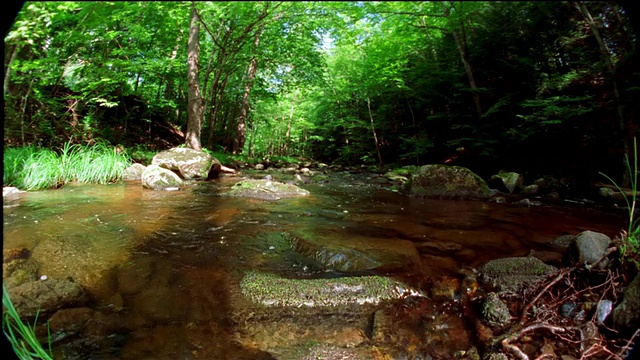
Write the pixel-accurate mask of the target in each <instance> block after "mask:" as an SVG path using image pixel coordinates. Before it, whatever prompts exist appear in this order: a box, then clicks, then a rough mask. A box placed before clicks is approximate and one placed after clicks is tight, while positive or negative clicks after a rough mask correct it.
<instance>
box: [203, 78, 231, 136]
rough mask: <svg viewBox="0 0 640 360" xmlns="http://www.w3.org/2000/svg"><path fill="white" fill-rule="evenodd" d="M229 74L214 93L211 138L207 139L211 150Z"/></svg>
mask: <svg viewBox="0 0 640 360" xmlns="http://www.w3.org/2000/svg"><path fill="white" fill-rule="evenodd" d="M229 74H230V73H229V72H227V74H226V75H225V77H224V80H223V81H222V85H220V86H219V88H218V85H216V89H215V91H212V93H213V94H212V96H213V97H212V99H211V107H212V111H211V114H210V116H209V138H208V139H207V144H208V146H209V148H211V145H212V142H213V133H214V131H215V128H216V123H217V120H218V113H219V111H218V110H220V107H221V106H222V104H221V102H222V94H224V89H225V88H226V87H227V80H228V79H229Z"/></svg>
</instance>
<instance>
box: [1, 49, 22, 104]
mask: <svg viewBox="0 0 640 360" xmlns="http://www.w3.org/2000/svg"><path fill="white" fill-rule="evenodd" d="M19 49H20V46H19V45H16V46H14V47H13V51H12V52H11V57H10V58H9V63H8V64H7V66H6V68H5V69H4V94H5V95H7V94H8V93H9V78H10V74H11V64H12V63H13V61H14V60H15V59H16V55H17V54H18V50H19Z"/></svg>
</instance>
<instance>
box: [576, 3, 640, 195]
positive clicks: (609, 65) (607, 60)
mask: <svg viewBox="0 0 640 360" xmlns="http://www.w3.org/2000/svg"><path fill="white" fill-rule="evenodd" d="M574 6H575V7H576V8H577V9H578V11H580V13H581V14H582V16H583V17H584V19H585V21H586V22H587V24H589V28H590V29H591V32H592V33H593V37H594V38H595V39H596V42H597V43H598V49H599V50H600V57H602V61H603V62H604V65H605V68H606V69H607V75H608V76H607V79H608V81H609V83H611V87H612V91H613V97H614V99H615V101H616V111H617V112H618V117H619V128H620V132H621V133H622V148H623V149H624V155H625V156H624V157H623V159H622V162H623V166H622V169H623V173H622V186H625V187H626V186H629V182H630V179H629V174H628V173H627V171H626V170H627V161H628V160H632V161H633V158H632V157H631V156H635V154H630V153H629V151H630V149H629V148H630V146H629V144H630V143H631V142H632V141H633V136H634V131H633V129H630V127H629V126H627V121H626V119H625V114H624V110H623V108H622V102H621V99H620V87H619V85H618V81H616V79H615V77H614V68H613V61H612V60H611V51H610V50H609V48H608V47H607V44H606V43H605V42H604V40H603V39H602V36H601V34H600V30H598V25H597V24H596V22H595V21H594V20H593V16H591V12H590V11H589V9H588V8H587V6H586V5H585V4H584V2H582V1H577V2H575V3H574ZM627 157H628V158H627ZM632 163H633V162H632Z"/></svg>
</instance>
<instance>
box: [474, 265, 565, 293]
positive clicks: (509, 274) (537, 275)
mask: <svg viewBox="0 0 640 360" xmlns="http://www.w3.org/2000/svg"><path fill="white" fill-rule="evenodd" d="M478 270H479V271H480V273H481V276H480V279H481V280H482V281H483V282H484V283H486V284H489V285H491V286H494V287H496V288H497V289H498V290H499V291H513V292H518V291H520V290H521V289H523V288H524V287H526V286H529V285H532V284H534V283H536V282H538V281H540V280H542V279H544V278H545V277H546V276H547V275H549V274H551V273H553V272H555V271H556V270H558V269H557V268H556V267H555V266H551V265H547V264H545V263H544V262H542V261H541V260H539V259H537V258H535V257H510V258H502V259H496V260H491V261H489V262H487V263H486V264H484V265H483V266H482V267H480V269H478Z"/></svg>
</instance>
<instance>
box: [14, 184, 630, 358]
mask: <svg viewBox="0 0 640 360" xmlns="http://www.w3.org/2000/svg"><path fill="white" fill-rule="evenodd" d="M238 180H239V178H237V177H222V178H220V179H217V180H214V181H209V182H192V183H189V185H188V186H187V188H186V189H185V190H182V191H174V192H168V191H151V190H145V189H142V188H141V186H139V184H137V183H125V184H112V185H81V186H80V185H72V186H65V187H63V188H61V189H57V190H46V191H39V192H32V193H27V194H23V195H22V197H21V199H20V201H19V203H18V205H15V206H5V207H4V220H3V221H4V230H3V235H4V248H5V249H9V248H26V249H29V250H30V251H31V253H32V257H33V259H34V260H36V261H37V262H38V264H39V275H47V276H48V277H56V278H69V277H70V278H72V279H73V280H74V281H76V282H77V283H79V284H81V285H82V286H83V287H84V288H85V289H87V291H88V294H89V295H90V297H91V300H92V303H91V308H92V310H96V311H97V312H99V313H100V314H101V315H102V316H103V318H104V319H111V320H110V321H111V322H114V320H113V319H116V320H115V324H111V326H112V327H111V328H109V329H110V330H109V329H108V330H104V333H100V331H98V330H96V331H95V332H96V334H94V335H95V339H94V340H93V342H90V341H89V343H90V344H91V345H90V346H88V347H90V348H91V349H90V350H87V351H88V353H89V354H94V355H91V356H98V355H95V354H100V355H99V356H100V357H99V358H114V359H116V358H118V359H178V358H181V359H182V358H184V359H197V358H205V359H213V358H216V359H225V358H227V359H245V358H246V359H259V358H265V359H268V358H278V359H302V358H304V356H307V355H304V351H302V352H296V351H294V350H292V346H294V345H296V344H299V345H300V347H302V348H304V347H305V346H311V345H312V344H316V343H318V342H321V343H326V344H330V345H332V346H338V347H345V346H356V345H357V347H358V348H362V349H364V350H363V353H362V354H361V357H362V358H379V357H380V355H379V354H378V355H376V354H375V353H373V352H371V351H373V350H371V349H373V347H372V346H374V345H375V344H378V345H380V344H387V345H389V346H397V347H398V348H408V347H410V346H412V347H413V348H420V347H423V348H424V349H431V350H430V351H435V352H436V353H437V352H441V353H443V354H446V353H450V352H452V351H455V350H461V349H463V348H464V347H465V346H470V345H471V344H472V336H471V337H470V336H469V335H468V331H472V330H468V329H466V327H465V325H464V323H463V322H461V321H460V320H459V319H458V320H455V319H456V318H459V317H460V316H459V314H456V312H460V311H462V309H460V308H456V307H455V306H453V307H452V306H450V304H449V305H447V304H443V303H438V302H436V301H431V300H429V302H428V303H424V302H423V303H420V302H416V303H414V304H413V305H411V306H407V305H406V304H405V305H403V306H404V307H403V309H405V310H406V311H408V313H411V314H412V315H411V320H407V319H405V320H402V321H408V322H412V321H413V322H416V323H415V324H414V325H415V326H413V325H412V326H413V327H412V331H414V332H415V334H409V335H406V336H405V335H403V336H400V335H398V337H397V338H393V337H392V338H387V339H379V338H377V337H376V333H375V330H372V329H371V322H372V321H373V320H372V319H373V311H375V309H364V310H363V311H362V314H359V313H358V311H354V312H353V314H350V313H339V312H338V313H331V312H326V311H325V312H324V313H323V312H322V311H320V312H318V311H316V310H315V309H298V310H296V311H295V312H290V313H287V312H279V311H272V312H269V311H266V310H265V312H264V313H261V311H262V310H260V309H259V308H256V307H255V306H254V305H252V304H251V303H249V302H248V300H247V299H244V298H243V297H242V295H241V294H240V292H239V283H240V280H241V279H242V276H243V274H244V272H245V271H246V270H250V269H258V270H261V271H271V272H276V273H278V274H280V275H282V276H289V277H323V276H343V275H345V274H336V273H330V274H328V273H327V272H326V271H323V269H319V268H317V267H316V268H314V267H313V266H311V265H309V264H307V263H305V260H304V259H302V258H301V257H299V256H295V254H293V253H292V251H288V250H287V249H283V248H282V243H281V239H282V237H281V236H280V234H281V233H283V232H287V233H288V232H295V233H302V234H306V236H320V237H331V238H333V239H338V240H339V241H343V242H345V243H349V242H350V241H356V240H358V239H368V240H371V239H373V240H375V239H379V240H380V241H383V240H384V241H389V240H394V239H395V240H408V241H411V242H413V243H414V244H415V246H416V247H417V249H418V251H419V253H420V256H421V258H422V269H419V270H420V271H419V275H418V277H420V279H416V274H415V273H412V274H402V273H393V274H388V275H390V276H394V277H398V278H403V277H404V278H406V280H408V281H413V284H415V285H416V286H428V285H427V284H432V283H433V281H441V280H442V279H448V278H455V277H456V276H458V275H457V273H458V270H459V269H461V268H474V267H478V266H480V265H482V264H483V263H485V262H486V261H488V260H491V259H496V258H501V257H507V256H525V255H527V254H529V253H530V252H531V251H532V250H534V251H538V252H541V251H551V252H553V251H559V250H556V249H554V248H553V247H551V246H550V242H551V241H552V240H553V239H555V238H556V237H557V236H560V235H566V234H578V233H579V232H581V231H584V230H593V231H599V232H603V233H605V234H607V235H609V236H611V237H615V236H616V235H617V234H618V233H619V231H620V229H622V228H623V227H624V226H625V223H624V220H625V218H624V215H625V214H624V212H622V211H613V209H611V210H606V209H592V208H587V207H582V206H549V205H541V206H534V207H523V206H516V205H509V204H496V203H492V202H486V201H452V200H434V199H417V198H410V197H406V196H403V195H401V194H398V193H396V192H393V191H389V190H387V189H384V188H381V187H376V186H372V185H369V184H367V183H366V182H365V183H361V184H360V185H354V184H353V183H352V182H350V181H349V180H345V179H342V180H341V179H338V178H333V179H332V180H331V181H328V182H326V183H324V184H319V183H316V184H306V185H301V187H304V188H305V189H307V190H309V191H310V192H311V195H310V196H307V197H302V198H297V199H282V200H278V201H261V200H254V199H247V198H234V197H228V196H224V195H222V194H223V193H224V192H225V191H227V190H228V189H229V188H230V187H231V186H232V185H233V184H234V183H235V182H237V181H238ZM308 265H309V266H308ZM425 301H426V300H425ZM408 308H410V309H409V310H407V309H408ZM376 314H377V315H376V316H378V315H379V313H376ZM426 314H430V315H429V317H427V316H426ZM433 314H440V315H438V316H440V317H447V316H449V318H447V319H445V320H442V319H440V320H439V321H441V322H442V323H445V324H447V326H449V327H451V328H456V329H450V330H449V333H448V335H447V337H448V339H445V337H443V338H442V339H439V338H437V337H436V335H433V334H435V332H434V330H433V329H431V330H430V329H429V326H428V325H425V324H435V323H433V322H434V321H436V320H434V319H435V317H436V316H435V315H433ZM404 315H407V314H404ZM404 315H403V316H404ZM378 317H379V316H378ZM378 317H376V318H375V321H376V322H377V323H379V322H380V320H379V319H378ZM422 317H424V319H423V320H420V319H422ZM427 318H428V319H427ZM416 319H418V320H416ZM105 321H107V320H105ZM412 324H413V323H412ZM433 326H436V325H433ZM105 327H107V328H108V326H107V325H105ZM425 334H426V335H425ZM428 334H432V335H428ZM107 335H110V336H107ZM429 336H430V337H429ZM456 336H457V337H456ZM394 341H395V342H397V343H395V344H394V343H393V342H394ZM78 342H79V340H77V339H76V340H73V338H72V337H69V338H67V339H65V340H61V341H59V342H58V343H55V344H54V350H55V351H57V352H58V353H63V354H64V357H65V358H73V356H72V355H73V354H72V353H73V351H71V350H69V349H71V348H73V347H74V346H75V347H77V346H78V345H77V344H78ZM403 342H404V343H403ZM455 344H459V345H455ZM454 346H460V348H459V349H454V348H452V347H454ZM65 351H66V353H65ZM425 351H426V350H425ZM74 354H77V352H76V353H74ZM77 356H78V358H83V357H84V358H86V356H87V353H85V354H81V355H80V354H77Z"/></svg>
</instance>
